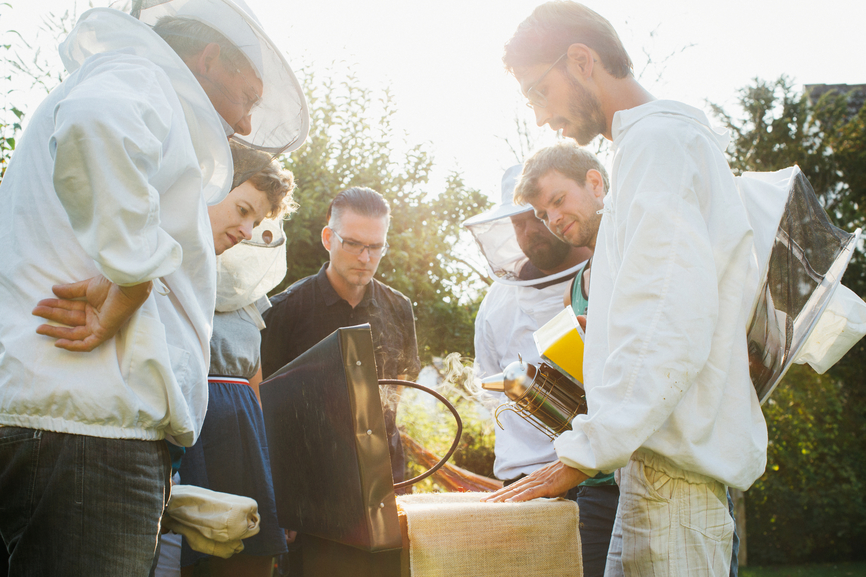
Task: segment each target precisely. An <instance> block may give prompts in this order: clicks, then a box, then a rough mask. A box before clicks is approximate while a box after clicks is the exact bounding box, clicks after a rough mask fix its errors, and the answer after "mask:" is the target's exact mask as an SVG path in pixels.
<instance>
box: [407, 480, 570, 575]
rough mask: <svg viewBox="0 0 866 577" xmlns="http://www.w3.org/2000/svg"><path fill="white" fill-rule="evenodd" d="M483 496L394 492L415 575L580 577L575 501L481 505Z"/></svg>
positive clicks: (542, 500)
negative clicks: (406, 529)
mask: <svg viewBox="0 0 866 577" xmlns="http://www.w3.org/2000/svg"><path fill="white" fill-rule="evenodd" d="M486 495H489V493H429V494H418V495H404V496H400V497H397V504H398V505H399V506H400V507H401V508H402V509H403V510H404V511H405V512H406V519H407V522H408V527H409V555H410V565H411V570H412V577H438V576H442V577H458V576H460V577H464V576H466V577H468V576H472V577H488V576H489V577H505V576H508V575H515V576H516V575H520V576H522V577H565V576H568V577H574V576H577V577H580V576H582V575H583V556H582V555H581V546H580V533H579V532H578V508H577V503H575V502H574V501H567V500H565V499H535V500H533V501H528V502H526V503H480V502H479V501H480V499H482V498H483V497H485V496H486Z"/></svg>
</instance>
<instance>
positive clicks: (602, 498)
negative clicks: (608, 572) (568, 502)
mask: <svg viewBox="0 0 866 577" xmlns="http://www.w3.org/2000/svg"><path fill="white" fill-rule="evenodd" d="M618 503H619V487H617V486H616V485H595V486H580V487H578V488H577V505H578V507H580V544H581V547H582V549H583V575H584V577H603V575H604V565H605V562H606V561H607V549H608V547H609V546H610V535H611V532H612V531H613V522H614V520H615V519H616V507H617V504H618Z"/></svg>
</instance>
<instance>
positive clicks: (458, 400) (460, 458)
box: [397, 389, 494, 493]
mask: <svg viewBox="0 0 866 577" xmlns="http://www.w3.org/2000/svg"><path fill="white" fill-rule="evenodd" d="M440 392H442V391H441V390H440ZM445 397H446V398H447V399H448V400H449V401H451V403H452V404H454V406H455V408H456V409H457V412H458V413H460V418H461V419H462V420H463V434H462V435H461V437H460V444H459V445H458V446H457V450H456V451H455V452H454V455H453V456H452V457H451V459H450V460H449V462H450V463H452V464H454V465H457V466H458V467H463V468H464V469H468V470H469V471H472V472H473V473H477V474H479V475H484V476H486V477H493V460H494V455H493V441H494V432H493V426H492V420H491V418H490V416H489V415H483V414H482V411H483V409H480V408H479V405H478V404H476V403H474V402H472V401H468V400H466V399H465V398H463V397H462V396H460V394H459V393H457V392H453V393H451V394H448V393H446V394H445ZM431 399H432V397H430V396H429V395H425V394H424V393H421V392H419V391H417V390H415V389H406V390H405V391H404V392H403V396H402V401H401V403H400V406H399V410H398V413H397V423H398V424H399V426H400V428H401V429H403V430H404V431H405V432H406V434H408V435H409V436H410V437H412V438H413V439H415V440H416V441H417V442H419V443H420V444H421V445H423V446H424V447H425V448H426V449H428V450H430V451H431V452H433V453H434V454H436V455H437V456H439V457H442V456H444V455H445V453H446V452H448V449H449V448H450V447H451V443H453V442H454V435H455V433H456V432H457V425H456V424H455V423H454V416H453V415H452V414H451V412H450V411H449V410H448V409H447V408H445V406H444V405H442V403H439V402H436V403H435V404H431V403H430V402H429V401H430V400H431ZM407 469H408V475H409V476H411V477H414V476H416V475H420V474H421V473H423V472H424V470H425V469H424V468H423V467H421V466H420V465H418V464H416V463H413V462H411V461H409V462H408V465H407ZM407 478H409V477H408V476H407ZM413 487H414V491H415V492H416V493H430V492H441V491H444V490H445V489H444V488H442V487H441V486H440V485H439V484H438V483H436V481H434V480H433V479H432V478H430V477H428V478H427V479H424V480H423V481H421V482H419V483H416V484H415V485H413Z"/></svg>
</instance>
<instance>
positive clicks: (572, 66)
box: [567, 44, 595, 78]
mask: <svg viewBox="0 0 866 577" xmlns="http://www.w3.org/2000/svg"><path fill="white" fill-rule="evenodd" d="M567 54H568V60H567V62H568V64H567V66H568V70H569V71H570V72H571V73H572V75H574V76H579V77H582V78H589V77H590V76H592V69H593V65H594V64H595V57H594V56H593V53H592V49H591V48H590V47H589V46H587V45H586V44H572V45H571V46H569V47H568V52H567Z"/></svg>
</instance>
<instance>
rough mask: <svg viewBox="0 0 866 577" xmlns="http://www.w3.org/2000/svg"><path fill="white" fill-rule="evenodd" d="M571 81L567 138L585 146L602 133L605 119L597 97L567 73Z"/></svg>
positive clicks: (604, 127) (605, 123) (605, 122)
mask: <svg viewBox="0 0 866 577" xmlns="http://www.w3.org/2000/svg"><path fill="white" fill-rule="evenodd" d="M568 77H569V80H570V82H571V98H570V101H569V106H568V111H569V116H570V117H571V118H570V119H569V122H568V128H570V129H571V130H569V132H573V134H569V138H572V139H573V140H574V141H576V142H577V143H578V144H579V145H580V146H586V145H587V144H589V143H590V142H592V139H593V138H595V137H596V136H598V135H599V134H602V133H603V132H604V131H605V129H606V128H607V119H606V118H605V117H604V112H603V111H602V109H601V102H599V100H598V98H597V97H596V96H595V95H594V94H592V93H591V92H589V91H588V90H587V89H586V88H584V87H583V86H581V85H580V83H579V82H577V81H576V80H575V79H574V78H572V77H571V75H570V74H569V76H568Z"/></svg>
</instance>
